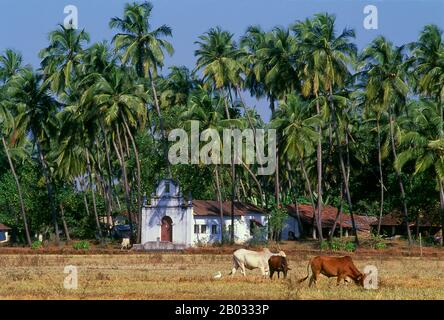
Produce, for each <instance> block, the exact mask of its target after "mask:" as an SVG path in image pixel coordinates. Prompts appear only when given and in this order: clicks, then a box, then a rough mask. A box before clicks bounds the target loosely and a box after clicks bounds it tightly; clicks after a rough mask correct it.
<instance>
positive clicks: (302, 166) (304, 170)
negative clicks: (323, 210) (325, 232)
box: [300, 158, 322, 241]
mask: <svg viewBox="0 0 444 320" xmlns="http://www.w3.org/2000/svg"><path fill="white" fill-rule="evenodd" d="M300 165H301V169H302V173H303V174H304V178H305V183H306V184H307V188H308V193H309V194H310V200H311V206H312V207H313V220H314V221H316V228H317V230H318V234H320V235H322V225H321V224H320V222H319V219H318V217H319V216H316V204H315V201H314V197H313V190H312V189H311V183H310V179H309V178H308V174H307V170H306V169H305V163H304V159H302V158H301V160H300ZM313 230H315V226H314V225H313ZM313 234H314V233H313ZM319 239H322V236H319ZM321 241H322V240H321Z"/></svg>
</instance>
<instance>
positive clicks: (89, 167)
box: [85, 149, 103, 240]
mask: <svg viewBox="0 0 444 320" xmlns="http://www.w3.org/2000/svg"><path fill="white" fill-rule="evenodd" d="M85 153H86V166H87V168H88V177H89V184H90V188H91V195H92V201H93V210H94V218H95V220H96V227H97V231H98V232H99V239H100V240H102V237H103V236H102V229H101V228H100V221H99V215H98V214H97V204H96V191H95V189H94V181H93V178H92V174H93V172H92V169H91V162H90V158H89V152H88V150H86V149H85Z"/></svg>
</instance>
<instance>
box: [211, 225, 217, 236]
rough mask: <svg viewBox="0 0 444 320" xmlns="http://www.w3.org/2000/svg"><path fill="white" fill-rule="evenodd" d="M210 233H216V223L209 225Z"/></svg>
mask: <svg viewBox="0 0 444 320" xmlns="http://www.w3.org/2000/svg"><path fill="white" fill-rule="evenodd" d="M211 234H217V224H213V225H212V226H211Z"/></svg>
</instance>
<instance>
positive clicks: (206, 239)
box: [192, 214, 267, 245]
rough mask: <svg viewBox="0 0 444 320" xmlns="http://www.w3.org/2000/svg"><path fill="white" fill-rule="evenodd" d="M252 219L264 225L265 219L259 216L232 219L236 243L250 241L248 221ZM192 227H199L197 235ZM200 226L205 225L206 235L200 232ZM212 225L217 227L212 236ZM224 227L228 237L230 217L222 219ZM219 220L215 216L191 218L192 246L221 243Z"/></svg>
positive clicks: (252, 215) (249, 215)
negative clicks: (215, 232)
mask: <svg viewBox="0 0 444 320" xmlns="http://www.w3.org/2000/svg"><path fill="white" fill-rule="evenodd" d="M251 219H254V220H256V221H258V222H259V223H261V224H262V225H264V226H265V225H266V224H267V222H266V217H265V216H264V215H261V214H248V215H245V216H236V217H235V218H234V238H235V242H236V243H244V242H245V241H248V240H251V238H252V236H253V235H252V234H250V220H251ZM194 225H199V233H197V234H196V233H194ZM201 225H207V230H206V233H205V234H203V233H200V232H201V227H200V226H201ZM212 225H217V234H212V233H211V231H212ZM224 226H225V230H226V233H225V234H226V235H228V236H229V235H230V233H229V231H228V230H229V226H231V217H229V216H226V217H224ZM220 230H221V228H220V220H219V217H215V216H194V217H193V227H192V232H193V237H192V242H193V244H194V245H197V244H199V243H201V244H202V243H212V242H215V241H221V232H220Z"/></svg>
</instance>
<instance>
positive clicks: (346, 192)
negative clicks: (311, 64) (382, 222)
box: [329, 86, 359, 246]
mask: <svg viewBox="0 0 444 320" xmlns="http://www.w3.org/2000/svg"><path fill="white" fill-rule="evenodd" d="M329 100H330V108H331V112H332V118H333V127H334V131H335V135H336V141H337V144H338V151H339V152H338V153H339V164H340V169H341V172H342V179H343V181H344V186H345V195H346V198H347V203H348V206H349V208H348V209H349V212H350V217H351V220H352V228H353V232H354V233H355V242H356V245H357V246H359V239H358V231H357V229H356V224H355V217H354V214H353V205H352V201H351V195H350V189H349V185H348V178H347V170H346V169H345V164H344V157H343V152H342V144H341V140H340V137H339V128H338V125H337V121H336V108H335V106H334V103H333V90H332V87H331V86H330V95H329Z"/></svg>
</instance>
